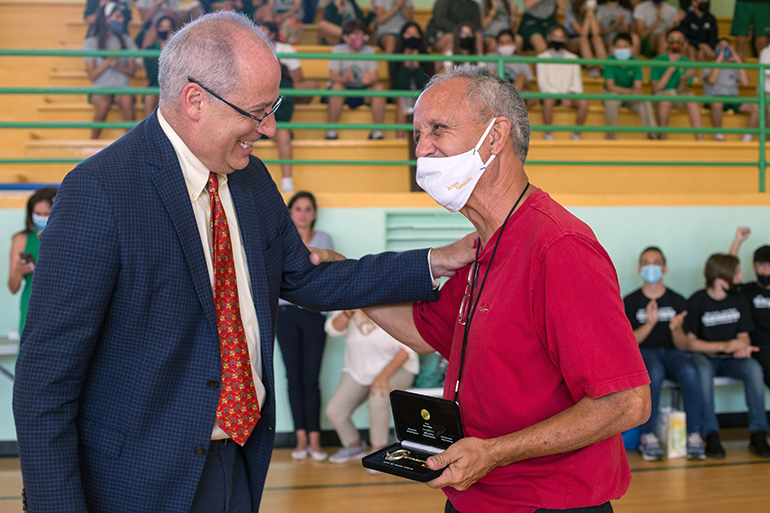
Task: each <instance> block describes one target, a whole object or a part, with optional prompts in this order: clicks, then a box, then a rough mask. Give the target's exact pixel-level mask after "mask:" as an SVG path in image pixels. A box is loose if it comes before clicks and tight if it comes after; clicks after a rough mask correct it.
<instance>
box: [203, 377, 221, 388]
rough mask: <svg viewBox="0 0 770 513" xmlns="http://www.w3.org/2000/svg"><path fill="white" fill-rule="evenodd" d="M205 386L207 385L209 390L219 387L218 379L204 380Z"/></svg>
mask: <svg viewBox="0 0 770 513" xmlns="http://www.w3.org/2000/svg"><path fill="white" fill-rule="evenodd" d="M206 386H207V387H209V388H210V389H211V390H214V389H215V388H219V381H217V380H215V379H210V380H208V381H207V382H206Z"/></svg>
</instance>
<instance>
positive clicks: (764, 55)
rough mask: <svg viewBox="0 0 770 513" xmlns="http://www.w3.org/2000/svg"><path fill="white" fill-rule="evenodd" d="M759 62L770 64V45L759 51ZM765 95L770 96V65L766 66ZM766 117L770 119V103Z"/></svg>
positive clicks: (766, 108) (767, 105)
mask: <svg viewBox="0 0 770 513" xmlns="http://www.w3.org/2000/svg"><path fill="white" fill-rule="evenodd" d="M757 62H759V64H770V46H766V47H765V48H763V49H762V51H760V52H759V59H757ZM757 92H759V91H757ZM765 97H766V98H770V67H768V68H765ZM765 112H766V116H767V117H766V119H770V103H767V104H766V107H765Z"/></svg>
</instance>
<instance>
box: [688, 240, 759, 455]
mask: <svg viewBox="0 0 770 513" xmlns="http://www.w3.org/2000/svg"><path fill="white" fill-rule="evenodd" d="M705 275H706V289H705V290H700V291H698V292H696V293H695V294H693V295H692V297H691V298H690V299H689V300H688V301H687V312H688V313H687V317H686V318H685V323H684V328H685V331H686V332H687V345H686V347H684V349H687V350H689V351H697V352H700V353H704V354H705V355H706V356H708V359H707V362H706V364H704V365H698V370H699V371H700V374H701V386H702V387H703V427H702V431H701V432H702V433H704V434H705V437H704V438H705V440H706V455H707V456H709V457H712V458H724V456H725V450H724V448H723V447H722V444H721V442H720V440H719V423H718V422H717V418H716V413H715V412H714V376H729V377H731V378H735V379H740V380H741V381H743V388H744V390H745V393H746V404H747V405H748V408H749V433H750V439H751V441H750V443H749V450H750V451H751V452H753V453H754V454H756V455H757V456H762V457H765V458H767V457H770V446H769V445H768V444H767V440H766V439H765V435H766V434H767V431H768V422H767V416H766V415H765V384H764V382H763V380H764V375H763V373H762V366H761V365H759V363H758V362H757V361H756V360H754V359H753V358H751V354H752V353H753V352H754V351H756V350H757V347H755V346H752V345H751V340H750V339H749V332H751V331H752V330H753V329H754V321H753V320H752V319H751V309H750V307H749V302H748V301H747V300H746V298H745V297H744V296H743V295H742V294H739V293H737V289H736V287H735V285H738V284H739V283H740V282H741V280H742V279H743V276H742V275H741V273H740V266H739V264H738V258H736V257H734V256H733V255H722V254H714V255H711V256H710V257H709V259H708V261H707V262H706V269H705ZM696 363H697V362H696Z"/></svg>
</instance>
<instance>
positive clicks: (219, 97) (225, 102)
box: [187, 77, 283, 126]
mask: <svg viewBox="0 0 770 513" xmlns="http://www.w3.org/2000/svg"><path fill="white" fill-rule="evenodd" d="M187 81H188V82H190V83H192V84H197V85H199V86H200V87H201V89H203V90H204V91H206V92H207V93H209V94H210V95H211V96H213V97H214V98H216V99H217V100H219V101H221V102H223V103H224V104H225V105H228V106H230V107H232V108H233V109H234V110H235V111H236V112H237V113H238V114H242V115H244V116H246V117H247V118H251V119H253V120H254V121H256V122H257V126H259V125H261V124H262V122H263V121H264V120H265V119H266V118H267V117H268V116H269V115H270V114H274V113H275V111H277V110H278V107H280V106H281V103H283V96H279V97H278V99H277V100H276V101H275V103H274V104H273V107H272V108H271V109H270V112H268V113H267V114H265V115H264V116H262V117H261V118H258V117H256V116H252V115H251V114H249V113H248V112H246V111H245V110H243V109H242V108H240V107H236V106H235V105H233V104H232V103H230V102H229V101H227V100H225V99H224V98H222V97H221V96H219V95H218V94H217V93H215V92H214V91H212V90H211V89H209V88H208V87H206V86H205V85H203V84H201V83H200V82H198V81H197V80H195V79H194V78H193V77H187Z"/></svg>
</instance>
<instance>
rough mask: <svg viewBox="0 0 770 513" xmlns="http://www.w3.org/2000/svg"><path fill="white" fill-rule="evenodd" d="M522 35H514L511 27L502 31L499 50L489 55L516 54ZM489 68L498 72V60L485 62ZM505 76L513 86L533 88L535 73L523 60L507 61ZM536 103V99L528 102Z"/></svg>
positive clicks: (526, 88)
mask: <svg viewBox="0 0 770 513" xmlns="http://www.w3.org/2000/svg"><path fill="white" fill-rule="evenodd" d="M520 41H521V36H519V35H514V34H513V31H512V30H510V29H506V30H503V31H501V32H500V33H499V34H498V35H497V41H496V46H497V50H495V51H494V52H490V53H488V54H487V55H499V56H502V57H512V56H513V55H515V54H516V50H517V49H518V48H521V46H520ZM485 65H486V66H487V68H489V70H490V71H492V72H493V73H497V71H498V66H497V63H496V62H487V63H485ZM504 66H505V68H504V70H505V76H504V78H505V79H506V80H508V81H509V82H511V83H512V84H513V86H514V87H515V88H516V89H518V90H519V91H530V90H531V89H532V88H531V87H530V83H531V82H532V79H533V78H534V75H532V68H530V66H529V64H525V63H523V62H510V61H507V62H505V65H504ZM530 102H531V103H530ZM535 104H536V102H535V100H529V102H528V103H527V106H528V107H529V106H534V105H535Z"/></svg>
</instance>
